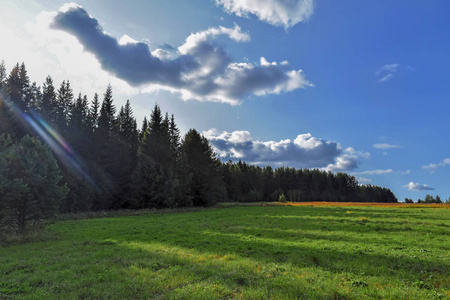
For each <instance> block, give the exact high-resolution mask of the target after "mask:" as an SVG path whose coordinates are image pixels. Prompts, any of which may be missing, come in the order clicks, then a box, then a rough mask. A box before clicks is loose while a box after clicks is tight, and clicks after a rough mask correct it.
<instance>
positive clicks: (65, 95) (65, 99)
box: [55, 80, 74, 133]
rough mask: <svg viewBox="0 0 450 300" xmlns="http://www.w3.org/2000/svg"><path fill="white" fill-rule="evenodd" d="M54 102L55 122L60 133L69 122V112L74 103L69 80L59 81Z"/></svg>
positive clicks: (65, 128)
mask: <svg viewBox="0 0 450 300" xmlns="http://www.w3.org/2000/svg"><path fill="white" fill-rule="evenodd" d="M57 95H58V96H57V98H56V103H55V112H56V120H55V123H56V125H57V126H58V129H59V131H60V133H63V132H66V130H67V126H68V124H69V122H70V118H71V115H70V112H71V111H72V106H73V104H74V98H73V97H74V96H73V90H72V88H71V87H70V82H69V80H67V81H65V80H63V82H62V83H61V85H60V87H59V89H58V92H57Z"/></svg>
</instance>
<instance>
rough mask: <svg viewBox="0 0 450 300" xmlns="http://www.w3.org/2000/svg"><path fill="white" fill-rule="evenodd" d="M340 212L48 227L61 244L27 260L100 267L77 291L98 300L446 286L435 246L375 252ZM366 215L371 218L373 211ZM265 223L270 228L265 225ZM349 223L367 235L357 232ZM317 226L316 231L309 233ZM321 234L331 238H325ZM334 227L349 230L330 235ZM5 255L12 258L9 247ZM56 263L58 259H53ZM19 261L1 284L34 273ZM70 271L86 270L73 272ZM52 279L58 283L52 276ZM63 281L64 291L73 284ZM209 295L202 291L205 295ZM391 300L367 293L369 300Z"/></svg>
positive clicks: (210, 214) (267, 212)
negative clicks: (105, 297)
mask: <svg viewBox="0 0 450 300" xmlns="http://www.w3.org/2000/svg"><path fill="white" fill-rule="evenodd" d="M345 210H346V209H345V208H344V209H343V210H342V211H336V210H333V209H328V210H326V209H322V208H306V209H304V208H303V207H301V208H298V209H297V208H295V209H294V210H292V208H286V207H285V208H282V209H278V208H277V209H273V207H272V209H266V208H258V207H255V208H251V209H250V208H249V209H242V208H236V209H234V208H232V209H226V210H211V211H201V212H194V213H183V214H169V215H148V216H139V217H127V218H110V219H93V220H83V221H67V222H62V223H61V224H59V225H58V226H57V227H55V228H54V229H55V231H58V233H59V234H60V235H61V244H58V245H59V246H58V248H57V249H54V248H51V247H52V245H53V246H55V245H57V242H54V243H53V244H49V245H44V244H42V245H41V246H42V248H39V247H37V246H36V248H39V250H33V251H34V252H31V253H30V255H32V257H33V259H35V258H37V259H39V264H40V265H43V266H44V267H43V269H45V268H46V267H47V266H49V265H52V264H53V266H52V268H56V269H57V271H58V272H61V273H63V272H67V271H68V270H69V273H70V272H75V274H72V275H71V276H72V277H74V279H76V276H85V275H86V273H88V272H91V273H92V270H91V269H90V268H91V266H90V265H89V264H92V266H94V267H96V268H97V269H98V270H100V271H96V272H97V273H95V274H94V275H93V277H92V280H88V281H89V282H90V283H89V284H91V285H92V286H87V287H86V289H85V290H84V291H83V295H85V296H86V297H87V298H102V297H101V296H102V294H100V296H98V295H99V294H98V293H99V291H102V290H101V289H108V287H109V288H110V289H112V292H114V293H122V294H121V295H122V296H127V295H128V297H130V295H131V296H133V295H136V297H135V298H158V297H160V298H166V297H168V298H195V297H193V296H192V295H195V293H197V298H199V299H201V298H202V297H203V296H204V295H206V294H205V293H207V294H208V293H209V294H208V295H213V296H211V298H214V296H215V297H216V298H239V297H241V296H242V295H244V296H245V297H246V298H257V299H260V298H267V299H271V298H275V297H280V298H289V299H292V298H299V299H302V298H304V299H311V298H312V299H334V298H358V297H357V296H352V295H357V293H358V291H359V293H360V295H361V293H362V295H366V296H367V295H368V294H366V292H367V289H368V288H372V285H369V284H368V283H366V282H365V281H363V280H362V279H364V280H367V281H368V282H370V280H373V281H374V282H378V283H380V282H381V284H383V282H384V284H386V282H389V283H392V284H394V285H395V286H396V288H397V289H398V290H399V292H398V294H397V296H394V298H395V297H401V295H402V294H401V290H402V288H405V289H411V285H412V284H414V283H418V284H419V285H420V286H418V289H419V288H420V289H425V290H430V289H432V288H434V287H435V286H436V287H441V288H443V289H447V290H448V289H449V288H450V286H449V282H448V281H443V280H444V279H443V278H447V276H448V274H449V273H450V265H449V263H448V257H447V258H446V259H445V260H444V259H442V260H440V259H438V258H436V257H435V256H434V253H437V252H439V251H440V249H436V248H433V249H432V253H433V254H432V255H429V253H427V252H424V253H423V255H422V256H421V255H420V254H419V255H411V253H409V252H407V251H408V247H415V245H413V244H412V243H413V242H412V241H408V240H405V243H404V244H405V245H398V246H401V247H397V248H398V249H395V251H393V252H391V253H389V252H388V253H382V252H381V251H378V249H374V248H375V247H376V243H379V240H376V241H371V240H370V236H369V235H368V236H367V239H366V238H365V236H364V235H365V234H368V233H374V232H373V229H371V228H369V227H368V226H367V225H351V224H345V223H343V224H342V225H339V223H333V222H332V221H333V219H332V218H330V219H326V218H325V217H333V216H335V217H337V216H339V218H342V217H343V214H344V213H345ZM327 211H328V213H327ZM369 213H372V214H369ZM285 216H287V217H285ZM296 216H299V217H303V219H301V220H303V221H304V222H303V221H302V222H301V224H298V222H297V223H296V222H294V223H293V222H292V219H295V218H294V217H296ZM367 217H368V218H369V219H370V220H372V219H375V220H376V219H377V217H375V215H373V212H371V211H370V210H368V211H367ZM344 218H346V216H345V215H344ZM268 219H270V220H272V221H273V222H272V223H268V222H265V221H266V220H268ZM349 219H350V218H349ZM334 220H335V221H336V219H334ZM349 222H350V221H349ZM351 222H355V220H351ZM294 225H295V226H294ZM302 226H303V228H302ZM351 226H360V227H361V228H362V227H364V228H365V229H363V231H361V228H359V229H358V230H355V229H353V228H351ZM384 226H387V225H384ZM323 227H326V229H323ZM292 228H294V229H295V230H297V229H298V230H305V231H306V233H304V232H302V233H300V234H299V235H298V236H297V235H296V234H295V233H294V232H292ZM56 229H57V230H56ZM321 229H322V230H324V233H323V234H322V233H317V232H316V233H313V232H308V230H310V231H313V230H316V231H320V230H321ZM327 231H330V232H332V233H333V234H335V236H333V235H331V236H330V235H327V234H326V232H327ZM339 231H342V232H348V233H349V234H348V235H347V234H346V235H342V236H341V238H340V239H337V236H339ZM304 234H306V235H304ZM393 234H397V232H394V233H393ZM398 234H400V232H398ZM303 235H304V236H303ZM434 235H435V234H434ZM62 243H67V244H69V245H70V250H68V249H67V248H64V247H63V245H62ZM380 244H381V245H385V246H389V247H396V243H395V242H391V241H384V242H383V243H381V242H380ZM446 245H447V246H448V243H447V244H446ZM435 246H436V245H435V244H433V247H435ZM5 250H8V249H5ZM10 250H11V252H10V255H11V258H12V257H13V256H14V249H13V248H11V249H10ZM388 251H389V250H388ZM68 252H69V253H68ZM413 254H416V253H413ZM7 255H8V254H7ZM226 257H228V259H226ZM55 258H56V259H57V260H59V261H61V262H63V263H59V262H55ZM17 259H18V260H19V261H20V263H18V264H9V265H5V266H6V267H4V266H2V263H4V259H3V262H2V259H0V262H2V263H0V281H2V280H5V278H6V279H8V280H10V279H9V278H17V277H14V276H15V275H17V274H18V275H20V274H22V273H23V272H25V271H26V270H29V269H33V270H36V271H35V272H36V273H37V272H38V271H37V270H39V264H38V263H34V264H32V263H28V262H27V260H26V259H23V258H17ZM77 265H82V266H83V268H79V269H76V266H77ZM23 266H27V268H24V267H23ZM65 268H68V270H67V269H65ZM111 269H113V271H111V272H115V273H117V274H118V275H116V279H115V280H116V281H114V280H113V279H111V282H108V281H107V282H106V283H104V285H103V286H100V287H96V286H95V285H94V283H93V282H95V281H96V280H98V279H99V278H100V279H102V278H104V277H102V276H103V275H101V274H103V273H105V272H103V271H102V270H111ZM45 270H47V269H45ZM21 272H22V273H21ZM48 272H51V270H48ZM33 274H34V273H33ZM105 274H106V273H105ZM305 274H306V275H305ZM22 275H23V276H22V277H21V278H22V279H20V280H18V282H16V283H14V282H12V283H11V284H13V283H14V284H19V283H20V284H25V283H26V284H27V285H28V286H31V287H32V289H31V291H32V293H35V292H39V291H40V290H43V289H51V290H52V291H53V290H54V287H53V286H51V285H52V284H53V283H52V282H50V281H51V280H49V281H48V282H47V281H46V280H42V279H37V278H33V277H31V279H28V278H29V277H26V276H28V274H22ZM25 275H26V276H25ZM100 275H101V276H100ZM33 276H34V275H33ZM52 276H54V277H55V278H57V279H58V278H60V277H59V275H58V276H55V275H52ZM86 276H87V275H86ZM104 276H107V275H104ZM11 280H12V279H11ZM14 280H16V279H14ZM102 280H105V279H102ZM351 280H353V283H351ZM355 280H356V281H355ZM16 281H17V280H16ZM31 281H32V282H31ZM36 282H37V284H36ZM42 282H43V283H42ZM118 283H120V284H118ZM67 284H68V285H70V282H68V283H67ZM82 284H83V283H77V284H74V285H73V286H69V287H68V289H69V290H70V289H71V290H73V293H74V294H73V295H78V296H80V295H81V294H80V293H81V292H80V293H78V291H77V288H79V287H80V285H82ZM95 284H96V283H95ZM111 285H114V288H111ZM115 285H120V286H123V287H122V290H117V291H116V290H115V289H117V287H116V286H115ZM342 285H343V286H346V285H350V287H351V288H352V289H353V290H354V291H353V292H352V293H354V294H350V296H349V294H346V296H345V295H344V294H342V291H341V290H340V287H341V286H342ZM49 286H50V287H49ZM11 287H14V286H13V285H11ZM0 288H1V287H0ZM10 289H11V290H14V289H13V288H10ZM94 289H96V290H94ZM208 289H210V291H209V292H203V291H204V290H208ZM25 292H26V291H25V290H24V291H23V292H19V294H17V293H16V294H15V295H21V293H22V294H23V293H25ZM53 292H54V291H53ZM105 292H106V290H105ZM54 293H61V292H60V291H56V292H54ZM96 293H97V294H96ZM52 295H53V294H52ZM58 295H62V294H58ZM70 295H72V294H70ZM117 295H119V294H117ZM274 295H277V296H274ZM421 295H422V296H423V295H424V294H421ZM1 296H2V295H1V293H0V298H1ZM389 297H390V296H389V295H388V296H386V295H384V296H383V297H382V296H381V295H380V294H376V293H375V294H374V298H389ZM368 298H370V297H368ZM422 298H423V297H422Z"/></svg>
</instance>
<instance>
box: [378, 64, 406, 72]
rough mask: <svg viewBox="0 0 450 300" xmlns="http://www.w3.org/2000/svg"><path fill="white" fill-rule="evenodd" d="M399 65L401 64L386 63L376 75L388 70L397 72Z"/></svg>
mask: <svg viewBox="0 0 450 300" xmlns="http://www.w3.org/2000/svg"><path fill="white" fill-rule="evenodd" d="M399 66H400V65H399V64H390V65H384V66H382V67H381V68H379V69H378V71H377V72H376V73H375V75H380V74H381V73H383V72H388V73H394V72H397V69H398V67H399Z"/></svg>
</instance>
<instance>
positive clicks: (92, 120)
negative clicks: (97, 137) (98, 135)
mask: <svg viewBox="0 0 450 300" xmlns="http://www.w3.org/2000/svg"><path fill="white" fill-rule="evenodd" d="M99 108H100V102H99V101H98V94H97V93H95V94H94V98H93V99H92V102H91V107H90V108H89V124H90V128H91V130H90V131H91V133H93V132H95V131H96V130H97V126H98V117H99Z"/></svg>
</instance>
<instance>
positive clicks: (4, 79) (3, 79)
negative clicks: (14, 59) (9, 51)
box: [0, 60, 7, 93]
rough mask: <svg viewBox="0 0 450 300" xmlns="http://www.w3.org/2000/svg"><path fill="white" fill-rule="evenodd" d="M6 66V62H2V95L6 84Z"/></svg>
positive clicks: (0, 81)
mask: <svg viewBox="0 0 450 300" xmlns="http://www.w3.org/2000/svg"><path fill="white" fill-rule="evenodd" d="M6 76H7V73H6V66H5V61H4V60H2V62H1V63H0V93H1V92H2V90H3V87H4V85H5V83H6Z"/></svg>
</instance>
